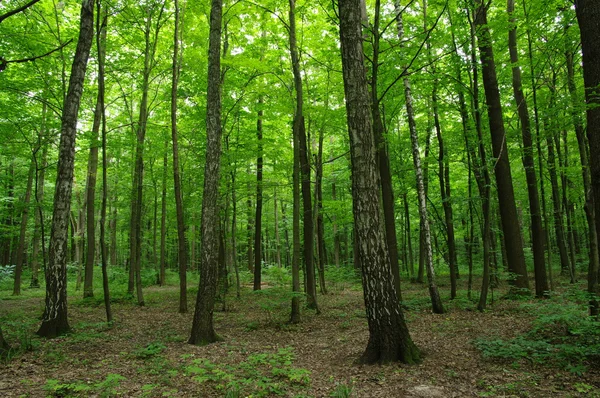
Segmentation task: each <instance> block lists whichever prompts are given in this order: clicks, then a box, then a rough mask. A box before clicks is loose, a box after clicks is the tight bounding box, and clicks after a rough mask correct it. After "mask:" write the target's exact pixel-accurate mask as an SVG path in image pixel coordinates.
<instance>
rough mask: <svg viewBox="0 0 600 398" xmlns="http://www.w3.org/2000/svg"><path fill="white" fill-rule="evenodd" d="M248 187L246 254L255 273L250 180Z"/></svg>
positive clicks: (251, 270)
mask: <svg viewBox="0 0 600 398" xmlns="http://www.w3.org/2000/svg"><path fill="white" fill-rule="evenodd" d="M248 174H250V170H248ZM246 187H247V188H248V189H247V190H248V199H247V200H246V217H247V220H248V223H247V224H246V245H247V250H246V255H247V260H248V271H249V272H251V273H254V250H253V237H254V232H253V229H254V226H253V224H254V220H253V219H252V199H251V196H250V190H251V188H250V182H248V184H247V185H246Z"/></svg>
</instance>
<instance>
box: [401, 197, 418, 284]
mask: <svg viewBox="0 0 600 398" xmlns="http://www.w3.org/2000/svg"><path fill="white" fill-rule="evenodd" d="M402 201H403V202H404V220H405V221H404V222H405V223H406V242H407V246H408V264H409V268H408V269H409V272H410V278H411V280H413V281H414V280H415V261H414V259H413V249H412V227H411V226H410V212H409V211H408V198H407V194H406V192H405V193H404V197H403V199H402Z"/></svg>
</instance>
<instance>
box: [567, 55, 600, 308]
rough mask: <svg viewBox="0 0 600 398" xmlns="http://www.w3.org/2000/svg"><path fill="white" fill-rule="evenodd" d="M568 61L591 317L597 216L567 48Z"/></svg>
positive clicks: (598, 267) (594, 304)
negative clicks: (586, 230) (582, 199)
mask: <svg viewBox="0 0 600 398" xmlns="http://www.w3.org/2000/svg"><path fill="white" fill-rule="evenodd" d="M565 57H566V59H567V82H568V88H569V94H570V95H571V106H572V111H571V117H572V119H573V125H574V126H575V135H576V137H577V146H578V149H579V159H580V161H581V176H582V179H583V189H584V195H585V196H584V197H585V204H584V207H583V208H584V210H585V218H586V221H587V227H588V245H589V263H588V293H590V295H592V297H591V299H590V303H589V304H590V315H592V316H594V315H598V314H599V313H600V302H598V299H597V298H595V297H593V295H595V294H596V293H597V291H598V272H600V271H599V270H600V261H599V259H598V236H597V234H596V215H595V213H594V197H593V193H592V180H591V176H590V162H589V159H588V143H587V141H586V137H585V129H584V126H583V122H582V120H581V116H580V115H579V113H578V111H577V108H578V100H577V88H576V86H575V72H574V65H573V51H572V50H571V49H570V48H568V47H567V49H566V50H565Z"/></svg>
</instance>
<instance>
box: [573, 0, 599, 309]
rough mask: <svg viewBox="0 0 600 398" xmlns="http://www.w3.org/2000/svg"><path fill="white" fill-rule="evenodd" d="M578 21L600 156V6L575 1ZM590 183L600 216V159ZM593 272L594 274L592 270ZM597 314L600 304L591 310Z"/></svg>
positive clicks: (594, 147) (590, 131)
mask: <svg viewBox="0 0 600 398" xmlns="http://www.w3.org/2000/svg"><path fill="white" fill-rule="evenodd" d="M575 12H576V14H577V22H578V23H579V30H580V32H581V50H582V52H583V82H584V84H585V101H586V104H587V112H586V116H587V138H588V142H589V145H590V154H594V155H596V154H598V153H600V107H599V106H598V105H599V104H600V95H599V94H600V88H599V87H600V48H599V47H598V43H597V41H598V37H599V36H600V26H599V25H598V21H600V3H598V2H597V1H593V0H577V1H576V2H575ZM589 160H590V180H591V188H592V193H593V207H594V214H600V157H598V156H590V159H589ZM599 237H600V222H596V239H598V238H599ZM589 272H593V271H591V270H590V271H589ZM594 285H595V292H592V294H595V295H596V296H597V295H598V293H599V291H598V274H597V273H596V275H592V276H591V277H590V275H589V274H588V290H590V289H594ZM591 310H592V312H598V303H597V302H596V303H595V306H593V307H592V308H591Z"/></svg>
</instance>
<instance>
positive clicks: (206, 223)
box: [188, 0, 223, 345]
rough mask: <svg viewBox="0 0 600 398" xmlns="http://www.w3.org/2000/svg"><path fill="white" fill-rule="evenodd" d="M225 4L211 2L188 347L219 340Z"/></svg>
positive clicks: (217, 1)
mask: <svg viewBox="0 0 600 398" xmlns="http://www.w3.org/2000/svg"><path fill="white" fill-rule="evenodd" d="M222 12H223V2H222V0H212V1H211V10H210V35H209V48H208V93H207V109H206V164H205V167H204V176H205V177H204V195H203V197H202V224H201V225H202V255H201V264H200V284H199V288H198V296H197V298H196V309H195V312H194V321H193V324H192V332H191V336H190V339H189V341H188V343H190V344H195V345H205V344H209V343H213V342H215V341H217V340H219V337H218V336H217V334H216V333H215V330H214V327H213V308H214V304H215V293H216V290H217V282H218V280H217V278H218V266H219V264H218V258H219V206H218V203H217V199H218V196H219V169H220V162H221V160H220V158H221V80H220V75H221V19H222Z"/></svg>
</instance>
